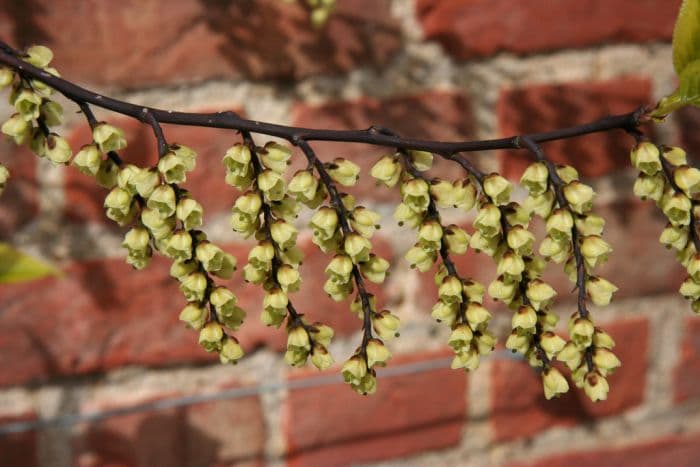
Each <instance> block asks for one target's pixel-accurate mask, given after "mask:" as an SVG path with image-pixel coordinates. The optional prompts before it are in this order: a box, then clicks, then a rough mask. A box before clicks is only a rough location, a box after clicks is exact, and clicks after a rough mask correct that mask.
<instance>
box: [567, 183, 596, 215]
mask: <svg viewBox="0 0 700 467" xmlns="http://www.w3.org/2000/svg"><path fill="white" fill-rule="evenodd" d="M563 192H564V197H565V198H566V200H567V201H568V202H569V206H571V209H572V210H573V211H574V212H577V213H578V214H584V213H586V212H588V211H590V210H591V208H592V207H593V198H594V197H595V192H594V191H593V188H591V187H590V186H588V185H585V184H583V183H581V182H571V183H569V184H568V185H566V186H564V188H563Z"/></svg>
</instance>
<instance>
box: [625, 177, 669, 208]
mask: <svg viewBox="0 0 700 467" xmlns="http://www.w3.org/2000/svg"><path fill="white" fill-rule="evenodd" d="M665 187H666V179H665V178H664V176H663V175H662V174H661V173H658V174H656V175H647V174H645V173H643V172H641V173H640V174H639V176H638V177H637V179H636V180H635V182H634V187H633V191H634V195H635V196H637V197H639V198H641V199H642V200H643V201H644V200H647V199H653V200H654V201H659V200H660V199H661V196H662V195H663V193H664V189H665Z"/></svg>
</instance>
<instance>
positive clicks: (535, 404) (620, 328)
mask: <svg viewBox="0 0 700 467" xmlns="http://www.w3.org/2000/svg"><path fill="white" fill-rule="evenodd" d="M602 327H603V328H604V329H605V330H606V331H608V332H609V333H610V335H612V336H613V338H614V339H615V341H616V342H617V343H618V346H617V347H616V348H615V354H616V355H617V356H618V357H619V358H620V360H621V361H622V367H621V368H620V369H619V370H617V372H616V373H615V374H614V375H612V376H611V377H610V378H609V383H610V394H609V397H608V400H607V401H603V402H597V403H592V402H591V401H590V400H589V399H588V397H587V396H586V395H585V393H584V392H583V391H582V390H578V389H577V388H576V387H575V386H574V385H573V383H570V386H571V388H572V389H571V390H570V391H569V392H568V393H567V394H565V395H564V396H562V397H561V398H559V399H556V400H550V401H546V400H545V398H544V394H543V392H542V383H541V378H540V376H539V375H537V374H536V373H535V371H534V370H532V369H531V368H530V366H529V365H528V364H527V363H526V362H522V361H515V360H512V361H511V360H499V361H497V362H495V363H494V366H493V370H492V371H493V372H492V378H493V379H492V390H491V403H492V409H493V414H492V416H491V420H492V423H493V428H494V437H495V439H496V440H498V441H506V440H512V439H516V438H523V437H532V436H534V435H535V434H537V433H538V432H540V431H542V430H545V429H547V428H549V427H553V426H562V425H564V426H565V425H575V424H577V423H586V422H588V421H591V420H595V419H598V418H602V417H607V416H610V415H614V414H619V413H621V412H623V411H625V410H627V409H630V408H632V407H636V406H638V405H639V404H641V403H642V402H643V401H644V392H645V389H644V388H645V382H646V370H647V359H648V340H649V324H648V322H647V320H646V319H644V318H636V319H629V320H625V321H622V320H621V321H615V322H611V323H603V324H602ZM631 343H634V345H631Z"/></svg>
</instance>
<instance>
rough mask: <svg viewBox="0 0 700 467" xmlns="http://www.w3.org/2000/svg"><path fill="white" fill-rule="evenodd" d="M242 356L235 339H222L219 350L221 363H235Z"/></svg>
mask: <svg viewBox="0 0 700 467" xmlns="http://www.w3.org/2000/svg"><path fill="white" fill-rule="evenodd" d="M243 355H244V352H243V348H242V347H241V345H240V344H239V343H238V341H237V340H236V339H235V338H233V337H229V336H226V337H224V338H223V341H222V344H221V349H220V350H219V360H220V361H221V363H224V364H225V363H237V362H238V360H240V359H241V358H242V357H243Z"/></svg>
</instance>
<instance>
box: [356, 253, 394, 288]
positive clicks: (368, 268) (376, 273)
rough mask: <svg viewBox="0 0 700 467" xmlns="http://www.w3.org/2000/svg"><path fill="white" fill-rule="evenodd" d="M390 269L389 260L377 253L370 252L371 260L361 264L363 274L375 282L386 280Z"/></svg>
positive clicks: (379, 282)
mask: <svg viewBox="0 0 700 467" xmlns="http://www.w3.org/2000/svg"><path fill="white" fill-rule="evenodd" d="M388 270H389V262H388V261H387V260H385V259H384V258H381V257H379V256H377V255H375V254H370V255H369V260H368V261H366V262H364V263H361V264H360V271H361V272H362V275H363V276H364V277H366V278H367V280H369V281H370V282H374V283H375V284H381V283H382V282H384V279H386V273H387V271H388Z"/></svg>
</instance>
